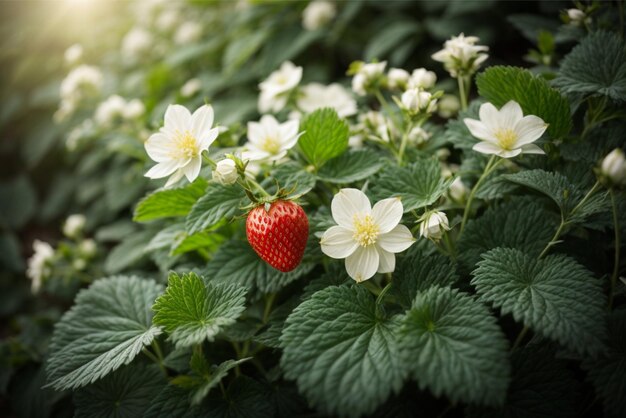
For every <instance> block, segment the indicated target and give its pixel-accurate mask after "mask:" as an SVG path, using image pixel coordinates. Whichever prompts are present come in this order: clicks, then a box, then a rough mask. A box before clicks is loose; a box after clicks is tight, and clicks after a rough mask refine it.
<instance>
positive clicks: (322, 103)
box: [298, 83, 357, 118]
mask: <svg viewBox="0 0 626 418" xmlns="http://www.w3.org/2000/svg"><path fill="white" fill-rule="evenodd" d="M301 92H302V96H301V97H299V98H298V107H299V108H300V109H301V110H302V111H303V112H306V113H311V112H313V111H314V110H317V109H320V108H322V107H331V108H333V109H335V110H336V111H337V114H338V115H339V117H342V118H345V117H348V116H352V115H354V114H355V113H356V112H357V107H356V101H355V100H354V98H352V96H351V95H350V93H348V91H347V90H346V89H345V88H343V87H342V86H341V84H337V83H333V84H331V85H329V86H324V85H323V84H320V83H310V84H307V85H306V86H304V87H302V91H301Z"/></svg>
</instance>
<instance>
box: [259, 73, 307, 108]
mask: <svg viewBox="0 0 626 418" xmlns="http://www.w3.org/2000/svg"><path fill="white" fill-rule="evenodd" d="M301 79H302V67H296V66H295V65H294V64H293V63H292V62H290V61H286V62H283V63H282V65H281V66H280V69H278V70H276V71H274V72H273V73H272V74H270V76H269V77H268V78H267V80H265V81H263V82H262V83H261V84H259V88H260V89H261V94H260V96H259V112H261V113H266V112H280V111H281V110H282V109H283V108H284V107H285V105H286V104H287V97H288V95H289V92H290V91H291V90H293V89H294V88H296V86H297V85H298V84H299V83H300V80H301Z"/></svg>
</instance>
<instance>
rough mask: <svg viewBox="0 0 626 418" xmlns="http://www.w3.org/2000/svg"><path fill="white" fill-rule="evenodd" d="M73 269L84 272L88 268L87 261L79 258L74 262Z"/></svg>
mask: <svg viewBox="0 0 626 418" xmlns="http://www.w3.org/2000/svg"><path fill="white" fill-rule="evenodd" d="M72 267H73V268H74V270H76V271H82V270H84V269H85V267H87V261H86V260H85V259H82V258H77V259H76V260H74V261H72Z"/></svg>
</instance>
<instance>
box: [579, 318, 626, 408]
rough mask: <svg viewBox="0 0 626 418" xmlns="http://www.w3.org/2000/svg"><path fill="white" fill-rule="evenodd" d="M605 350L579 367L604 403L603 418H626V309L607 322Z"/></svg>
mask: <svg viewBox="0 0 626 418" xmlns="http://www.w3.org/2000/svg"><path fill="white" fill-rule="evenodd" d="M608 330H609V332H608V335H609V340H608V350H607V351H606V353H603V355H602V356H600V357H598V358H596V359H592V358H588V359H586V360H585V361H584V362H583V364H582V367H583V369H584V370H586V371H587V372H588V375H587V376H588V378H589V380H590V381H591V383H592V384H593V386H594V387H595V389H596V393H597V394H598V396H599V397H600V398H601V399H602V401H603V403H604V411H605V413H606V416H615V417H623V416H626V397H624V388H626V310H624V309H623V307H622V309H621V310H618V311H615V312H613V313H612V314H611V315H610V316H609V320H608Z"/></svg>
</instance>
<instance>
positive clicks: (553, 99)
mask: <svg viewBox="0 0 626 418" xmlns="http://www.w3.org/2000/svg"><path fill="white" fill-rule="evenodd" d="M476 85H477V86H478V93H479V94H480V95H481V96H482V97H484V98H486V99H487V100H488V101H489V102H491V103H493V104H494V105H495V106H496V107H501V106H503V105H504V104H506V103H507V102H508V101H509V100H515V101H516V102H517V103H519V104H520V106H521V107H522V110H523V111H524V115H536V116H539V117H540V118H541V119H543V120H544V121H545V122H546V123H548V124H550V126H549V127H548V134H549V135H550V137H552V138H554V139H556V138H562V137H564V136H566V135H567V134H568V133H569V131H570V130H571V129H572V118H571V115H570V108H569V103H568V101H567V100H566V99H565V98H564V97H562V96H561V94H560V93H559V91H558V90H556V89H553V88H552V87H550V85H549V84H548V82H547V81H546V80H545V79H543V78H540V77H536V76H534V75H533V74H532V73H531V72H530V71H528V70H525V69H523V68H517V67H505V66H495V67H490V68H488V69H487V70H485V71H484V72H482V73H480V74H478V76H476Z"/></svg>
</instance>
